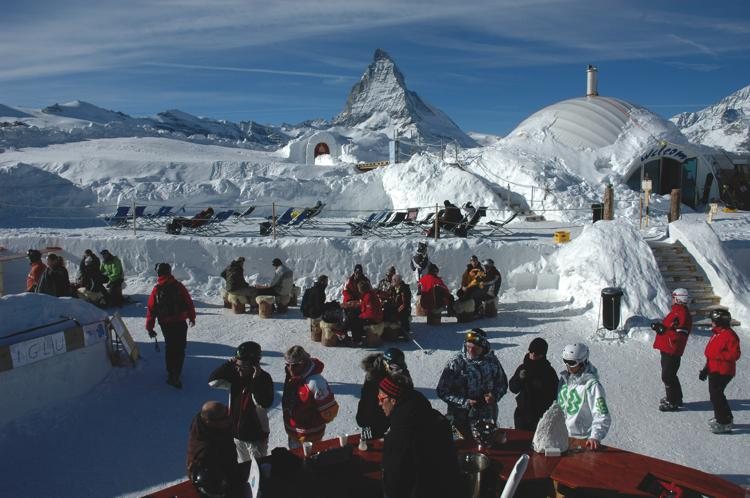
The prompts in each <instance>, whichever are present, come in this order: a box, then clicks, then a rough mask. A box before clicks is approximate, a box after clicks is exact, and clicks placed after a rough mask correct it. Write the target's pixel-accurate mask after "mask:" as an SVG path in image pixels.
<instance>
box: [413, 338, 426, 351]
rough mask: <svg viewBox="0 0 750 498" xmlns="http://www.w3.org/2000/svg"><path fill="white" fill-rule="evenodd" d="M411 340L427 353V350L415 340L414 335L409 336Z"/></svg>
mask: <svg viewBox="0 0 750 498" xmlns="http://www.w3.org/2000/svg"><path fill="white" fill-rule="evenodd" d="M411 342H413V343H414V344H416V345H417V347H418V348H419V349H421V350H422V352H423V353H427V351H425V349H424V348H423V347H422V346H421V345H420V344H419V343H418V342H417V340H416V339H415V338H414V337H412V338H411Z"/></svg>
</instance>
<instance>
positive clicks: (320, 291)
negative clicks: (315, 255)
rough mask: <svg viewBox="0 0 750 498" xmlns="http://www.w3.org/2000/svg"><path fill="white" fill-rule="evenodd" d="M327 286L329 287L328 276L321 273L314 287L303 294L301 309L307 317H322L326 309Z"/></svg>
mask: <svg viewBox="0 0 750 498" xmlns="http://www.w3.org/2000/svg"><path fill="white" fill-rule="evenodd" d="M326 287H328V276H327V275H321V276H319V277H318V279H317V280H316V281H315V283H314V284H313V286H312V287H310V288H309V289H307V290H306V291H305V293H304V294H303V295H302V303H300V310H301V311H302V316H304V317H306V318H320V317H321V316H322V315H323V311H324V310H325V302H326Z"/></svg>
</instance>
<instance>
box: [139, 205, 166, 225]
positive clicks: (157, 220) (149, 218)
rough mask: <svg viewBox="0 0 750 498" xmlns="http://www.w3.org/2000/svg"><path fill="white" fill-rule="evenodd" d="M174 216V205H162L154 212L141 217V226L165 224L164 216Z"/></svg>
mask: <svg viewBox="0 0 750 498" xmlns="http://www.w3.org/2000/svg"><path fill="white" fill-rule="evenodd" d="M171 216H172V206H162V207H160V208H159V210H158V211H156V212H155V213H152V214H148V213H146V214H144V215H143V217H142V218H139V223H140V224H141V226H147V227H149V228H150V227H156V226H159V228H161V226H162V225H163V224H164V223H163V222H164V218H166V217H171Z"/></svg>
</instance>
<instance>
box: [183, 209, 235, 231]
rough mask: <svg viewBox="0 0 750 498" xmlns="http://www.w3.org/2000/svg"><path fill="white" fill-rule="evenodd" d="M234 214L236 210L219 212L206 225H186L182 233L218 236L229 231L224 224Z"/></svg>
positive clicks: (206, 221)
mask: <svg viewBox="0 0 750 498" xmlns="http://www.w3.org/2000/svg"><path fill="white" fill-rule="evenodd" d="M233 214H234V210H232V209H230V210H228V211H219V212H218V213H216V214H215V215H214V216H213V217H212V218H208V219H207V220H205V223H201V224H199V225H194V226H193V225H185V226H183V227H182V233H188V234H194V235H204V236H208V235H218V234H219V233H221V232H225V231H227V230H228V229H227V227H226V226H224V224H223V223H224V222H225V221H226V220H228V219H229V218H230V217H231V216H232V215H233Z"/></svg>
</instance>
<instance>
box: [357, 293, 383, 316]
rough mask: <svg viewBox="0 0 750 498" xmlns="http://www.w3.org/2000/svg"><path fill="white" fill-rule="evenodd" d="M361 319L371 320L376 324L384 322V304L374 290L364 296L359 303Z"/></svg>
mask: <svg viewBox="0 0 750 498" xmlns="http://www.w3.org/2000/svg"><path fill="white" fill-rule="evenodd" d="M359 317H360V318H361V319H363V320H371V321H373V322H375V323H380V322H382V321H383V303H381V302H380V298H379V297H378V295H377V293H376V292H375V291H374V290H370V291H367V292H365V293H364V295H362V299H361V301H360V303H359Z"/></svg>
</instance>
